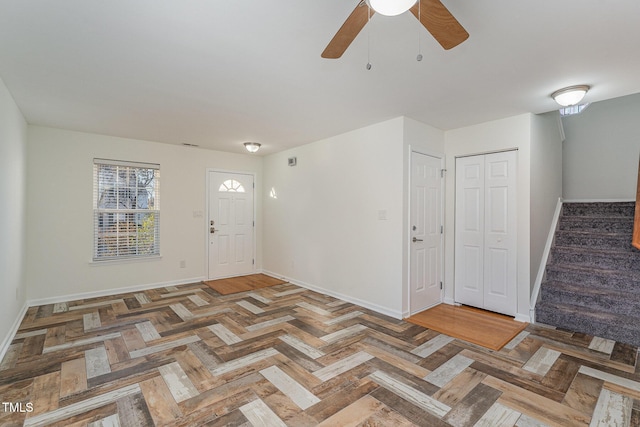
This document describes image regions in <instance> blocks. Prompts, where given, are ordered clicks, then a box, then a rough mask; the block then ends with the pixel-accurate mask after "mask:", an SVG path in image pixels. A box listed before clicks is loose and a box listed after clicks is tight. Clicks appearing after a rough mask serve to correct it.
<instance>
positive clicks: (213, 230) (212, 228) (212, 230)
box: [209, 227, 218, 234]
mask: <svg viewBox="0 0 640 427" xmlns="http://www.w3.org/2000/svg"><path fill="white" fill-rule="evenodd" d="M216 231H218V230H216V228H215V227H211V228H210V229H209V232H210V233H211V234H213V233H215V232H216Z"/></svg>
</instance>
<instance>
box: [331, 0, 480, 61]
mask: <svg viewBox="0 0 640 427" xmlns="http://www.w3.org/2000/svg"><path fill="white" fill-rule="evenodd" d="M410 3H412V1H410ZM370 5H371V0H360V2H359V3H358V5H357V6H356V8H355V9H354V10H353V12H351V15H349V17H348V18H347V20H346V21H344V24H342V27H340V29H339V30H338V32H337V33H336V35H335V36H333V38H332V39H331V41H330V42H329V44H328V45H327V47H326V48H325V50H324V52H322V55H321V56H322V57H323V58H329V59H336V58H340V57H341V56H342V54H343V53H344V52H345V51H346V50H347V48H348V47H349V45H350V44H351V42H352V41H353V40H354V39H355V38H356V36H357V35H358V33H359V32H360V31H361V30H362V28H364V26H365V24H366V23H367V22H368V21H369V19H370V16H372V15H373V14H374V13H375V10H374V7H373V6H372V7H369V6H370ZM409 10H410V11H411V13H413V15H414V16H415V17H416V18H417V19H418V20H419V21H420V23H421V24H422V25H423V26H424V27H425V28H426V29H427V30H428V31H429V32H430V33H431V35H432V36H433V37H434V38H435V39H436V41H437V42H438V43H440V45H441V46H442V47H443V48H444V49H446V50H449V49H451V48H454V47H456V46H458V45H459V44H460V43H462V42H463V41H465V40H466V39H467V38H468V37H469V33H467V30H465V29H464V28H463V27H462V25H460V23H459V22H458V20H457V19H456V18H455V17H454V16H453V15H452V14H451V12H449V10H448V9H447V8H446V7H445V6H444V5H443V4H442V3H441V2H440V0H417V1H416V2H415V4H413V6H412V7H411V8H410V9H409ZM370 14H371V15H370Z"/></svg>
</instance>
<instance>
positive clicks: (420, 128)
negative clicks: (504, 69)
mask: <svg viewBox="0 0 640 427" xmlns="http://www.w3.org/2000/svg"><path fill="white" fill-rule="evenodd" d="M403 141H404V145H405V156H404V166H403V167H404V171H405V172H404V184H403V188H404V195H403V209H404V213H405V215H404V220H403V225H402V230H403V241H402V247H403V251H402V265H403V266H404V267H405V268H404V269H403V271H402V283H403V286H402V313H403V317H406V316H408V315H409V268H410V265H409V258H410V250H411V240H410V231H411V230H410V229H411V224H410V222H409V219H410V197H411V194H410V188H409V185H410V176H411V151H412V150H413V151H418V152H421V153H423V154H428V155H430V156H433V157H438V158H441V159H442V161H443V167H444V131H442V130H440V129H436V128H434V127H431V126H429V125H426V124H424V123H421V122H418V121H416V120H413V119H410V118H407V117H405V118H404V131H403ZM444 220H445V219H444V218H443V221H444Z"/></svg>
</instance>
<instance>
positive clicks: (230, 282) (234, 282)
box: [203, 274, 286, 295]
mask: <svg viewBox="0 0 640 427" xmlns="http://www.w3.org/2000/svg"><path fill="white" fill-rule="evenodd" d="M203 283H204V284H205V285H207V286H209V287H210V288H212V289H213V290H214V291H216V292H218V293H219V294H220V295H230V294H235V293H238V292H246V291H251V290H254V289H261V288H267V287H269V286H275V285H281V284H283V283H286V282H285V281H284V280H280V279H277V278H275V277H271V276H267V275H266V274H249V275H248V276H239V277H230V278H228V279H216V280H207V281H204V282H203Z"/></svg>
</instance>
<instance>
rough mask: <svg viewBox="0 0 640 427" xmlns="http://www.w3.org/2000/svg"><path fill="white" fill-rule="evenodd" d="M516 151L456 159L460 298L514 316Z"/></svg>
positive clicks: (515, 300)
mask: <svg viewBox="0 0 640 427" xmlns="http://www.w3.org/2000/svg"><path fill="white" fill-rule="evenodd" d="M516 162H517V152H516V151H508V152H502V153H492V154H486V155H481V156H470V157H462V158H458V159H456V236H455V300H456V302H459V303H461V304H466V305H471V306H474V307H479V308H484V309H487V310H491V311H496V312H498V313H503V314H508V315H515V313H516V304H517V299H516V295H517V294H516V291H517V234H516V231H517V222H516V209H517V204H516V200H517V199H516V169H517V168H516Z"/></svg>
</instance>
